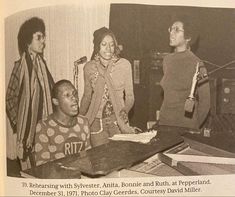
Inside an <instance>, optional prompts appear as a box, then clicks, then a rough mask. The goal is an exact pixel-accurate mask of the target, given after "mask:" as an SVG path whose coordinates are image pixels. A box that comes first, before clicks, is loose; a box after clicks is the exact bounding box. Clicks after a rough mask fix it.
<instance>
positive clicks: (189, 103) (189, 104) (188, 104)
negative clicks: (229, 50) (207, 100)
mask: <svg viewBox="0 0 235 197" xmlns="http://www.w3.org/2000/svg"><path fill="white" fill-rule="evenodd" d="M233 63H235V60H233V61H231V62H229V63H226V64H224V65H223V66H220V67H217V68H216V69H214V70H212V71H210V72H209V73H208V74H205V75H203V76H200V75H199V62H198V63H197V66H196V72H195V73H194V76H193V79H192V86H191V91H190V94H189V96H188V98H187V99H186V101H185V106H184V109H185V111H186V112H190V113H192V112H193V109H194V105H195V96H194V93H195V89H196V86H197V83H203V82H204V81H205V80H208V78H209V75H211V74H212V73H215V72H217V71H219V70H221V69H223V68H225V67H227V66H229V65H231V64H233Z"/></svg>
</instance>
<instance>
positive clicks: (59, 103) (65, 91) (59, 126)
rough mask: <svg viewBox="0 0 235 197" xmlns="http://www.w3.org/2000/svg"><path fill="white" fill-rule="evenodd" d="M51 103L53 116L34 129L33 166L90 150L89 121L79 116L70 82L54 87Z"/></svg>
mask: <svg viewBox="0 0 235 197" xmlns="http://www.w3.org/2000/svg"><path fill="white" fill-rule="evenodd" d="M52 103H53V105H54V107H55V110H54V113H52V114H50V115H49V116H48V117H47V119H45V120H41V121H39V123H38V124H37V127H36V136H35V161H36V165H41V164H43V163H46V162H48V161H51V160H55V159H59V158H62V157H65V156H67V155H71V154H76V153H78V152H80V151H82V150H87V149H89V148H90V147H91V146H90V130H89V127H88V120H87V119H86V118H85V117H83V116H80V115H78V111H79V106H78V96H77V91H76V89H75V88H74V86H73V85H72V83H71V82H70V81H68V80H61V81H58V82H57V83H56V84H55V85H54V87H53V89H52Z"/></svg>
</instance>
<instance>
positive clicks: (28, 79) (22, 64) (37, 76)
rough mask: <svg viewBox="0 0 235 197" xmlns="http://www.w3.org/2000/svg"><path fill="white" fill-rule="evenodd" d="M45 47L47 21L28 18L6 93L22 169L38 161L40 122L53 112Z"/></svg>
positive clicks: (23, 28)
mask: <svg viewBox="0 0 235 197" xmlns="http://www.w3.org/2000/svg"><path fill="white" fill-rule="evenodd" d="M44 48H45V24H44V22H43V20H42V19H40V18H38V17H33V18H30V19H28V20H27V21H25V22H24V23H23V24H22V25H21V27H20V29H19V33H18V49H19V54H20V59H19V60H18V61H16V62H15V65H14V68H13V70H12V73H11V77H10V81H9V84H8V88H7V92H6V112H7V117H8V119H9V122H10V124H11V127H12V130H13V133H14V134H16V136H17V140H16V154H17V156H18V159H19V160H20V161H21V168H22V169H27V168H30V167H31V166H30V165H32V164H33V163H34V162H33V160H30V158H33V157H31V152H32V150H33V146H34V135H35V130H36V125H37V123H38V121H39V120H41V119H43V118H45V117H47V116H48V115H49V114H51V113H52V112H53V110H52V102H51V88H52V86H53V84H54V81H53V78H52V76H51V74H50V72H49V70H48V68H47V65H46V62H45V60H44V59H43V50H44ZM24 161H27V162H24ZM29 161H30V165H29ZM25 163H26V164H27V165H25ZM23 164H24V165H23Z"/></svg>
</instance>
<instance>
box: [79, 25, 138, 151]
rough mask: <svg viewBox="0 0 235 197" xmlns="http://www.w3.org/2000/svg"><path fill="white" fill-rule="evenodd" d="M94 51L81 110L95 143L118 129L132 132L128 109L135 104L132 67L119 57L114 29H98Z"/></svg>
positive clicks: (86, 69) (105, 139) (86, 74)
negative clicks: (86, 119) (87, 121)
mask: <svg viewBox="0 0 235 197" xmlns="http://www.w3.org/2000/svg"><path fill="white" fill-rule="evenodd" d="M93 35H94V40H93V43H94V51H93V54H92V57H91V61H89V62H88V63H87V64H86V65H85V67H84V80H85V87H84V95H83V97H82V100H81V107H80V114H82V115H86V116H87V118H88V120H89V124H90V126H91V127H90V129H91V144H92V146H93V147H95V146H98V145H101V144H104V143H107V142H108V138H109V137H112V136H113V135H114V134H117V133H131V132H133V129H132V128H131V127H129V125H128V112H129V111H130V109H131V108H132V106H133V104H134V93H133V83H132V70H131V64H130V63H129V61H127V60H126V59H123V58H119V57H118V54H119V49H118V45H117V41H116V38H115V36H114V34H113V32H112V31H111V30H109V29H107V28H106V27H102V28H100V29H98V30H96V31H95V32H94V34H93Z"/></svg>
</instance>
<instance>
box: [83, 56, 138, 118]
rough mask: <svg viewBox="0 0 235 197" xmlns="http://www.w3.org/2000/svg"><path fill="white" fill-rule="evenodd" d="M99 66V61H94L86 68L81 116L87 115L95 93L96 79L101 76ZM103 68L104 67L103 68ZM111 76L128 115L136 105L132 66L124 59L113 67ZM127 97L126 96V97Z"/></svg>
mask: <svg viewBox="0 0 235 197" xmlns="http://www.w3.org/2000/svg"><path fill="white" fill-rule="evenodd" d="M97 66H101V65H100V62H99V61H96V60H92V61H90V62H88V63H87V64H86V65H85V67H84V80H85V84H84V86H85V87H84V95H83V97H82V100H81V107H80V114H81V115H86V113H87V111H88V109H89V107H90V103H91V100H92V99H93V98H92V95H93V93H94V88H95V85H96V79H97V76H98V75H99V73H98V69H97ZM101 67H102V66H101ZM110 76H111V78H112V81H113V85H114V91H115V92H116V93H117V95H118V99H119V100H120V102H121V105H122V107H123V109H124V110H125V111H126V112H127V113H128V112H129V110H130V109H131V108H132V106H133V104H134V93H133V82H132V70H131V64H130V62H129V61H127V60H126V59H124V58H121V59H119V60H118V61H117V62H115V63H114V64H113V65H112V70H111V73H110ZM124 95H125V96H124Z"/></svg>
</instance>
